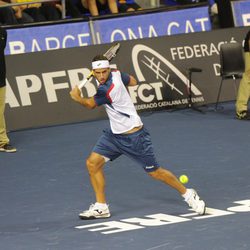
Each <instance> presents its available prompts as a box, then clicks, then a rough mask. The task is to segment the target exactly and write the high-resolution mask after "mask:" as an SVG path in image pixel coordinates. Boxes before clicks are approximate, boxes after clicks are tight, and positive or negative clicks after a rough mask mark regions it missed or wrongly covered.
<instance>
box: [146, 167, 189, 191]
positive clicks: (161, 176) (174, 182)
mask: <svg viewBox="0 0 250 250" xmlns="http://www.w3.org/2000/svg"><path fill="white" fill-rule="evenodd" d="M148 174H149V175H150V176H151V177H153V178H154V179H156V180H159V181H162V182H164V183H165V184H167V185H169V186H171V187H172V188H174V189H176V190H177V191H178V192H179V193H180V194H181V195H183V194H185V193H186V191H187V189H186V187H185V186H184V185H183V184H182V183H181V182H180V181H179V180H178V178H177V177H176V176H175V175H174V174H173V173H172V172H170V171H169V170H166V169H164V168H161V167H160V168H157V169H156V170H155V171H153V172H148Z"/></svg>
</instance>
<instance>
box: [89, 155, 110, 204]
mask: <svg viewBox="0 0 250 250" xmlns="http://www.w3.org/2000/svg"><path fill="white" fill-rule="evenodd" d="M104 164H105V160H104V158H103V156H101V155H100V154H97V153H95V152H92V153H91V154H90V156H89V157H88V158H87V160H86V166H87V169H88V172H89V176H90V181H91V184H92V187H93V189H94V191H95V196H96V202H99V203H106V197H105V177H104V173H103V166H104Z"/></svg>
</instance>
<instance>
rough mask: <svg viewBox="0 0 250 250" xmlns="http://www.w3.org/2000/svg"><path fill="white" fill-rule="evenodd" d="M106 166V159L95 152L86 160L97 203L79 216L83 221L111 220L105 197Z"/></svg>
mask: <svg viewBox="0 0 250 250" xmlns="http://www.w3.org/2000/svg"><path fill="white" fill-rule="evenodd" d="M104 164H105V158H104V157H103V156H102V155H100V154H98V153H95V152H92V153H91V154H90V156H89V157H88V158H87V160H86V166H87V169H88V173H89V176H90V181H91V184H92V187H93V189H94V192H95V197H96V202H95V203H94V204H91V205H90V207H89V209H88V210H85V211H83V212H81V213H80V214H79V217H80V218H81V219H83V220H89V219H97V218H109V217H110V216H111V215H110V212H109V207H108V205H107V203H106V197H105V177H104V173H103V166H104Z"/></svg>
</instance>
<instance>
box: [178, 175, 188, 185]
mask: <svg viewBox="0 0 250 250" xmlns="http://www.w3.org/2000/svg"><path fill="white" fill-rule="evenodd" d="M179 180H180V182H181V183H182V184H186V183H188V177H187V176H186V175H185V174H183V175H181V176H180V177H179Z"/></svg>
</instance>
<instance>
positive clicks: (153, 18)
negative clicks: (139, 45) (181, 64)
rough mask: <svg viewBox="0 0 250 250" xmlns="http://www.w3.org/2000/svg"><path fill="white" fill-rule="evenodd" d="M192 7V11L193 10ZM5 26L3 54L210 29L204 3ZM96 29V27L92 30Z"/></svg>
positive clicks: (206, 8)
mask: <svg viewBox="0 0 250 250" xmlns="http://www.w3.org/2000/svg"><path fill="white" fill-rule="evenodd" d="M194 10H195V11H194ZM92 22H93V30H92V32H93V34H92V33H91V30H90V28H89V25H90V23H89V22H86V21H82V22H75V23H64V24H54V25H45V26H35V27H25V28H18V29H9V30H8V41H7V47H6V51H5V54H6V55H9V54H21V53H28V52H37V51H46V50H55V49H62V48H72V47H81V46H87V45H91V44H93V43H92V37H94V38H95V40H96V43H99V44H101V43H110V42H113V41H117V40H132V39H138V38H148V37H158V36H164V35H172V34H181V33H193V32H199V31H208V30H211V24H210V19H209V14H208V7H197V8H195V9H194V8H192V9H182V10H176V11H166V12H160V13H159V12H158V13H154V14H141V15H135V16H125V17H121V18H109V19H107V20H105V19H102V20H96V21H92ZM95 30H96V31H95Z"/></svg>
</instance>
